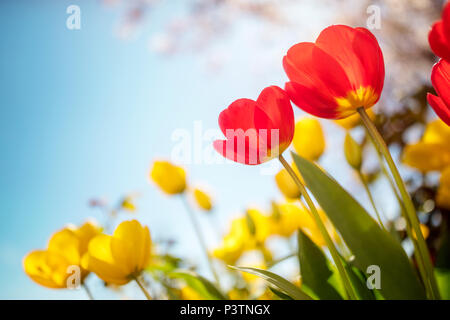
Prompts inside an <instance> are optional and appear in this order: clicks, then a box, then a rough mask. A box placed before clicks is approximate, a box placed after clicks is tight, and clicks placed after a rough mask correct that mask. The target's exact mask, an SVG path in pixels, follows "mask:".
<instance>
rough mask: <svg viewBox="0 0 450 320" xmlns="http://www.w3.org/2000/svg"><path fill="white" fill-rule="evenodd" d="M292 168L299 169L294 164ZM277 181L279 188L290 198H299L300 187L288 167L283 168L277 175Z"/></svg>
mask: <svg viewBox="0 0 450 320" xmlns="http://www.w3.org/2000/svg"><path fill="white" fill-rule="evenodd" d="M292 168H295V169H297V167H295V166H292ZM275 182H276V183H277V186H278V189H280V191H281V193H282V194H283V195H284V196H285V197H286V198H288V199H298V198H299V197H300V195H301V192H300V189H299V188H298V187H297V185H296V184H295V182H294V179H292V177H291V176H290V174H289V173H288V172H287V170H286V169H284V168H283V169H281V170H280V172H278V173H277V174H276V175H275Z"/></svg>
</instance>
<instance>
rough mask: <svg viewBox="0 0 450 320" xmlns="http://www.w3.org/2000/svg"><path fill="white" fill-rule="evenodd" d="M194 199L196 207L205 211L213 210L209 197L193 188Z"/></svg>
mask: <svg viewBox="0 0 450 320" xmlns="http://www.w3.org/2000/svg"><path fill="white" fill-rule="evenodd" d="M193 195H194V199H195V202H196V203H197V205H198V206H199V207H200V208H201V209H203V210H205V211H210V210H211V209H212V208H213V204H212V200H211V197H210V196H209V195H208V194H207V193H206V192H204V191H203V190H201V189H199V188H195V189H194V191H193Z"/></svg>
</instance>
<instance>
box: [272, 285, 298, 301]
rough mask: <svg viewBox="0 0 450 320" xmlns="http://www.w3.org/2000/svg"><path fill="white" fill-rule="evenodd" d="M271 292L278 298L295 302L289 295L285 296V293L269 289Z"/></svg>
mask: <svg viewBox="0 0 450 320" xmlns="http://www.w3.org/2000/svg"><path fill="white" fill-rule="evenodd" d="M269 290H270V291H272V293H273V294H274V295H276V296H277V297H278V298H280V299H281V300H294V299H292V298H291V297H290V296H288V295H287V294H284V293H283V292H281V291H278V290H277V289H275V288H272V287H269Z"/></svg>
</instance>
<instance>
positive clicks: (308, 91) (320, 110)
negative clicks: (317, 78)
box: [285, 82, 338, 119]
mask: <svg viewBox="0 0 450 320" xmlns="http://www.w3.org/2000/svg"><path fill="white" fill-rule="evenodd" d="M285 89H286V92H287V93H288V95H289V98H290V99H291V100H292V102H294V103H295V105H297V106H298V107H299V108H300V109H302V110H303V111H305V112H308V113H310V114H312V115H314V116H316V117H320V118H326V119H336V118H337V115H338V111H337V109H336V108H337V104H336V101H334V100H333V98H332V97H330V96H327V95H324V94H323V93H322V92H321V91H320V90H317V89H313V88H307V87H305V86H303V85H301V84H299V83H296V82H288V83H286V86H285Z"/></svg>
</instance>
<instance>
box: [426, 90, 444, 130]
mask: <svg viewBox="0 0 450 320" xmlns="http://www.w3.org/2000/svg"><path fill="white" fill-rule="evenodd" d="M427 100H428V103H429V104H430V106H431V107H432V108H433V110H434V112H436V114H437V115H438V117H439V118H441V120H442V121H444V122H445V123H446V124H447V125H448V126H450V108H449V107H448V106H447V105H446V104H445V103H444V101H443V100H442V99H441V98H440V97H437V96H435V95H433V94H431V93H428V94H427Z"/></svg>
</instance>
